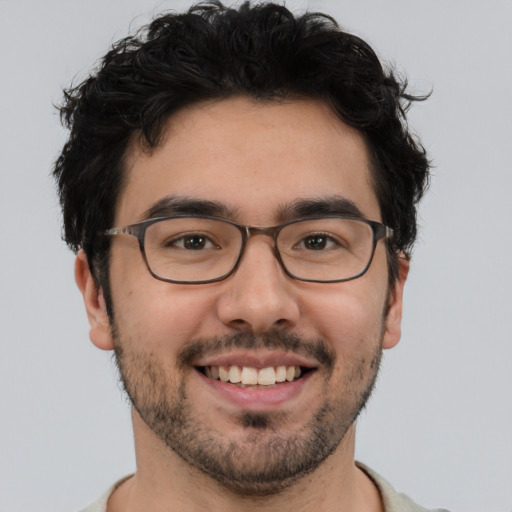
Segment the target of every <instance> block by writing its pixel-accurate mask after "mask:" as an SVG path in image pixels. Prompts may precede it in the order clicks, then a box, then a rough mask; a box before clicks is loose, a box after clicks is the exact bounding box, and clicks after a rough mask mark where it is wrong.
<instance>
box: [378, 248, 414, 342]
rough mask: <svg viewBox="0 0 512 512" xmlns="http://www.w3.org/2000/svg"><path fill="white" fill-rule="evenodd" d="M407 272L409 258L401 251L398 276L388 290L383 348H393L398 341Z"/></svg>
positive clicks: (400, 331)
mask: <svg viewBox="0 0 512 512" xmlns="http://www.w3.org/2000/svg"><path fill="white" fill-rule="evenodd" d="M408 273H409V260H408V259H407V257H406V256H405V255H404V254H403V253H400V254H399V255H398V278H397V280H396V281H395V283H394V284H393V285H392V287H391V289H390V290H389V298H388V300H389V302H388V314H387V316H386V320H385V331H384V336H383V340H382V347H383V348H393V347H394V346H395V345H396V344H397V343H398V342H399V341H400V336H401V335H402V327H401V325H402V303H403V296H404V285H405V280H406V279H407V274H408Z"/></svg>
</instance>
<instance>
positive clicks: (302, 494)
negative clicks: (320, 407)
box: [107, 413, 383, 512]
mask: <svg viewBox="0 0 512 512" xmlns="http://www.w3.org/2000/svg"><path fill="white" fill-rule="evenodd" d="M133 422H134V432H135V449H136V457H137V472H136V474H135V475H134V476H133V477H132V478H130V479H128V480H126V481H125V482H124V483H123V484H121V485H120V486H119V487H118V488H117V489H116V490H115V491H114V493H113V494H112V496H111V497H110V499H109V502H108V508H107V511H108V512H134V511H137V510H152V511H153V512H170V511H171V510H182V511H184V512H200V511H208V512H215V511H220V510H222V511H223V512H238V511H239V510H244V511H247V512H273V511H277V510H280V511H282V510H294V511H295V512H327V511H329V512H332V511H337V510H339V511H346V510H350V511H353V512H382V511H383V506H382V502H381V499H380V495H379V492H378V490H377V488H376V487H375V485H374V484H373V483H372V481H371V480H370V479H369V478H368V477H367V476H366V475H365V474H364V473H363V472H362V471H361V470H360V469H359V468H358V467H357V466H356V465H355V463H354V445H355V425H352V427H351V428H350V429H349V430H348V431H347V434H346V435H345V437H344V438H343V440H342V442H341V443H340V445H339V446H338V448H337V449H336V451H335V452H334V453H333V454H332V455H331V456H329V457H328V458H327V459H326V460H325V461H324V462H323V463H322V464H321V465H320V466H319V467H318V468H317V469H316V470H315V471H314V472H313V473H311V474H309V475H306V476H304V477H302V478H300V479H299V480H298V481H296V482H294V483H292V484H291V485H290V486H289V487H288V488H286V489H284V490H283V491H281V492H279V493H277V494H273V495H271V496H257V497H255V496H241V495H239V494H235V493H233V492H232V491H230V490H229V489H226V488H225V487H224V486H222V485H221V484H219V483H217V482H216V481H215V480H213V479H212V478H211V477H209V476H208V475H205V474H204V473H202V472H201V471H199V470H198V469H196V468H194V467H192V466H191V465H189V464H188V463H186V462H184V461H183V460H182V459H181V458H179V457H178V456H177V455H176V454H175V453H174V452H172V451H171V450H170V449H169V448H167V447H165V446H164V445H163V444H162V443H161V442H160V441H159V440H158V439H157V438H156V437H155V436H154V434H153V433H152V432H151V431H150V430H149V429H148V428H147V426H146V425H145V423H144V422H143V421H142V420H141V418H140V417H139V416H138V415H137V414H136V413H134V414H133Z"/></svg>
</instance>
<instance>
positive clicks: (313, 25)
mask: <svg viewBox="0 0 512 512" xmlns="http://www.w3.org/2000/svg"><path fill="white" fill-rule="evenodd" d="M406 85H407V83H406V82H405V81H404V82H401V81H400V79H399V77H397V76H395V75H394V74H393V72H392V71H391V70H385V69H383V67H382V65H381V63H380V62H379V60H378V58H377V56H376V55H375V53H374V51H373V50H372V49H371V48H370V46H368V44H366V43H365V42H364V41H362V40H361V39H359V38H358V37H356V36H354V35H351V34H349V33H346V32H344V31H343V30H341V29H340V28H339V26H338V25H337V23H336V22H335V21H334V20H333V19H332V18H330V17H328V16H326V15H323V14H315V13H307V14H304V15H302V16H300V17H295V16H294V15H293V14H292V13H291V12H290V11H288V10H287V9H286V8H285V7H283V6H278V5H275V4H262V5H254V6H251V5H250V4H249V3H248V2H247V3H244V4H243V5H242V6H241V7H240V8H238V9H233V8H226V7H223V6H222V4H220V3H218V2H205V3H201V4H198V5H197V6H195V7H192V8H191V9H190V10H189V11H188V12H187V13H185V14H174V13H169V14H165V15H162V16H160V17H159V18H157V19H155V20H154V21H153V22H152V23H151V24H150V25H149V26H148V27H145V28H144V29H142V30H141V31H140V33H139V34H138V35H137V36H133V37H128V38H126V39H123V40H121V41H119V42H118V43H117V44H115V45H114V47H113V48H112V49H111V51H109V52H108V53H107V54H106V56H105V57H104V59H103V60H102V62H101V64H100V66H99V68H98V69H97V70H96V71H95V73H94V74H93V75H91V76H90V77H89V78H88V79H86V80H85V81H84V82H82V83H81V84H79V85H77V86H76V87H73V88H71V89H69V90H67V91H66V92H65V102H64V104H63V105H62V107H61V116H62V119H63V122H64V124H65V125H66V126H67V127H68V128H69V129H70V131H71V134H70V137H69V140H68V142H67V144H66V145H65V146H64V148H63V151H62V153H61V155H60V157H59V158H58V160H57V162H56V164H55V169H54V176H55V178H56V180H57V183H58V187H59V192H60V200H61V205H62V210H63V218H64V239H65V240H66V242H67V243H68V245H69V246H70V247H71V248H72V249H73V250H74V251H78V250H79V249H83V250H84V252H85V254H86V255H87V259H88V261H89V264H90V265H91V270H92V271H93V274H94V275H95V277H96V279H97V280H98V284H99V285H101V286H102V287H103V290H104V294H105V299H106V301H107V307H108V308H109V310H110V309H111V308H110V301H109V292H108V291H109V285H108V261H109V247H110V240H109V239H108V238H105V237H102V236H101V233H102V232H104V231H105V230H106V229H108V228H110V227H112V222H113V219H114V217H115V210H116V205H117V199H118V196H119V194H120V192H121V191H122V189H123V184H124V181H125V175H124V165H125V157H126V154H127V151H128V148H129V147H130V145H132V144H137V145H139V146H140V147H141V148H142V149H143V150H144V151H146V152H151V151H152V150H153V149H154V148H156V147H158V145H159V143H160V141H161V138H162V134H163V131H164V127H165V123H166V121H167V120H168V119H169V118H170V117H172V116H173V115H174V114H175V113H176V112H178V111H180V110H183V109H185V108H187V107H190V106H191V105H194V104H198V103H200V102H203V101H207V100H215V99H218V100H221V99H225V98H229V97H233V96H240V95H241V96H247V97H249V98H253V99H255V100H258V101H264V102H272V101H274V102H279V101H282V100H287V99H299V98H306V99H316V100H320V101H322V102H324V103H325V104H326V105H327V106H328V107H329V108H330V109H331V110H332V112H333V113H334V114H335V115H336V116H338V117H339V118H340V119H341V120H342V121H343V122H345V123H346V124H348V125H349V126H351V127H353V128H355V129H356V130H357V131H358V132H359V133H361V135H362V136H363V137H364V140H365V142H366V145H367V148H368V153H369V155H370V159H371V178H372V184H373V187H374V189H375V193H376V195H377V198H378V201H379V205H380V209H381V212H382V220H383V223H384V224H386V225H387V226H389V227H390V228H392V229H393V232H394V236H393V238H392V239H390V240H389V241H388V255H389V278H390V283H391V282H393V281H394V280H395V279H396V278H397V277H398V264H397V262H398V259H397V258H398V257H399V255H403V256H405V257H409V256H410V251H411V249H412V246H413V244H414V241H415V238H416V230H417V228H416V204H417V202H418V201H419V200H420V198H421V196H422V194H423V192H424V189H425V187H426V185H427V180H428V160H427V158H426V155H425V151H424V150H423V148H422V147H421V145H419V144H418V143H417V142H416V141H415V140H414V137H413V136H412V135H411V133H410V132H409V131H408V128H407V123H406V118H405V112H406V111H407V109H408V107H409V104H410V102H411V101H413V100H415V99H421V98H415V97H413V96H412V95H410V94H408V93H407V92H406Z"/></svg>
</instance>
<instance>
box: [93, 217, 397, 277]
mask: <svg viewBox="0 0 512 512" xmlns="http://www.w3.org/2000/svg"><path fill="white" fill-rule="evenodd" d="M190 218H196V219H207V220H216V221H221V222H224V223H226V224H231V225H232V226H234V227H236V228H237V229H238V230H239V231H240V233H241V234H242V244H241V245H240V252H239V254H238V257H237V259H236V261H235V263H234V265H233V267H232V268H231V270H230V271H229V272H226V273H225V274H223V275H221V276H219V277H216V278H214V279H206V280H203V281H179V280H176V279H168V278H165V277H161V276H159V275H158V274H155V273H154V272H153V270H152V269H151V267H150V265H149V263H148V259H147V257H146V250H145V247H144V236H145V233H146V229H147V228H148V227H149V226H151V225H152V224H155V223H157V222H162V221H164V220H168V219H190ZM319 219H346V220H355V221H358V222H363V223H365V224H367V225H368V226H370V228H371V230H372V234H373V241H372V252H371V255H370V258H369V259H368V263H367V264H366V266H365V267H364V269H363V270H362V271H361V272H359V273H358V274H357V275H355V276H352V277H346V278H343V279H331V280H328V281H324V280H319V279H306V278H303V277H298V276H296V275H294V274H292V273H291V272H290V271H289V270H288V269H287V268H286V265H285V264H284V262H283V260H282V258H281V253H280V252H279V248H278V246H277V237H278V236H279V233H280V232H281V231H282V230H283V229H284V228H285V227H287V226H290V225H291V224H296V223H297V222H304V221H311V220H319ZM103 235H104V236H116V235H131V236H134V237H135V238H136V239H137V240H138V242H139V248H140V252H141V254H142V258H143V260H144V263H145V264H146V267H147V269H148V271H149V273H150V274H151V275H152V276H153V277H154V278H155V279H158V280H159V281H164V282H166V283H174V284H208V283H216V282H218V281H223V280H224V279H227V278H228V277H229V276H230V275H232V274H233V273H234V272H235V271H236V270H237V268H238V267H239V265H240V262H241V261H242V258H243V255H244V252H245V247H246V244H247V242H248V241H249V238H251V237H252V236H255V235H265V236H269V237H271V238H272V239H273V240H274V246H273V250H274V256H275V257H276V259H277V261H278V262H279V264H280V265H281V268H282V269H283V271H284V272H285V274H286V275H287V276H288V277H290V278H292V279H296V280H298V281H305V282H309V283H342V282H345V281H352V280H353V279H357V278H358V277H361V276H362V275H364V274H365V273H366V272H367V271H368V269H369V268H370V265H371V263H372V261H373V256H374V254H375V248H376V247H377V242H378V241H379V240H382V239H389V238H391V236H392V235H393V230H392V229H391V228H390V227H388V226H385V225H384V224H382V223H381V222H377V221H374V220H368V219H364V218H361V217H354V216H350V215H319V216H316V217H304V218H299V219H294V220H291V221H289V222H284V223H282V224H278V225H277V226H270V227H261V228H260V227H254V226H244V225H242V224H237V223H236V222H233V221H231V220H228V219H223V218H222V217H212V216H208V215H185V214H184V215H166V216H164V217H154V218H151V219H148V220H143V221H140V222H136V223H134V224H129V225H127V226H124V227H122V228H111V229H107V230H106V231H104V232H103Z"/></svg>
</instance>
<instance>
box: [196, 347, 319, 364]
mask: <svg viewBox="0 0 512 512" xmlns="http://www.w3.org/2000/svg"><path fill="white" fill-rule="evenodd" d="M194 366H242V367H243V366H246V367H251V368H268V367H271V366H273V367H277V366H301V367H303V368H316V367H317V366H318V362H316V361H314V360H311V359H308V358H306V357H304V356H300V355H297V354H294V353H292V352H281V351H265V350H261V351H253V350H252V351H247V350H244V351H230V352H229V353H225V354H217V355H213V356H207V355H205V356H203V357H201V358H199V359H198V360H197V361H195V363H194Z"/></svg>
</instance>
